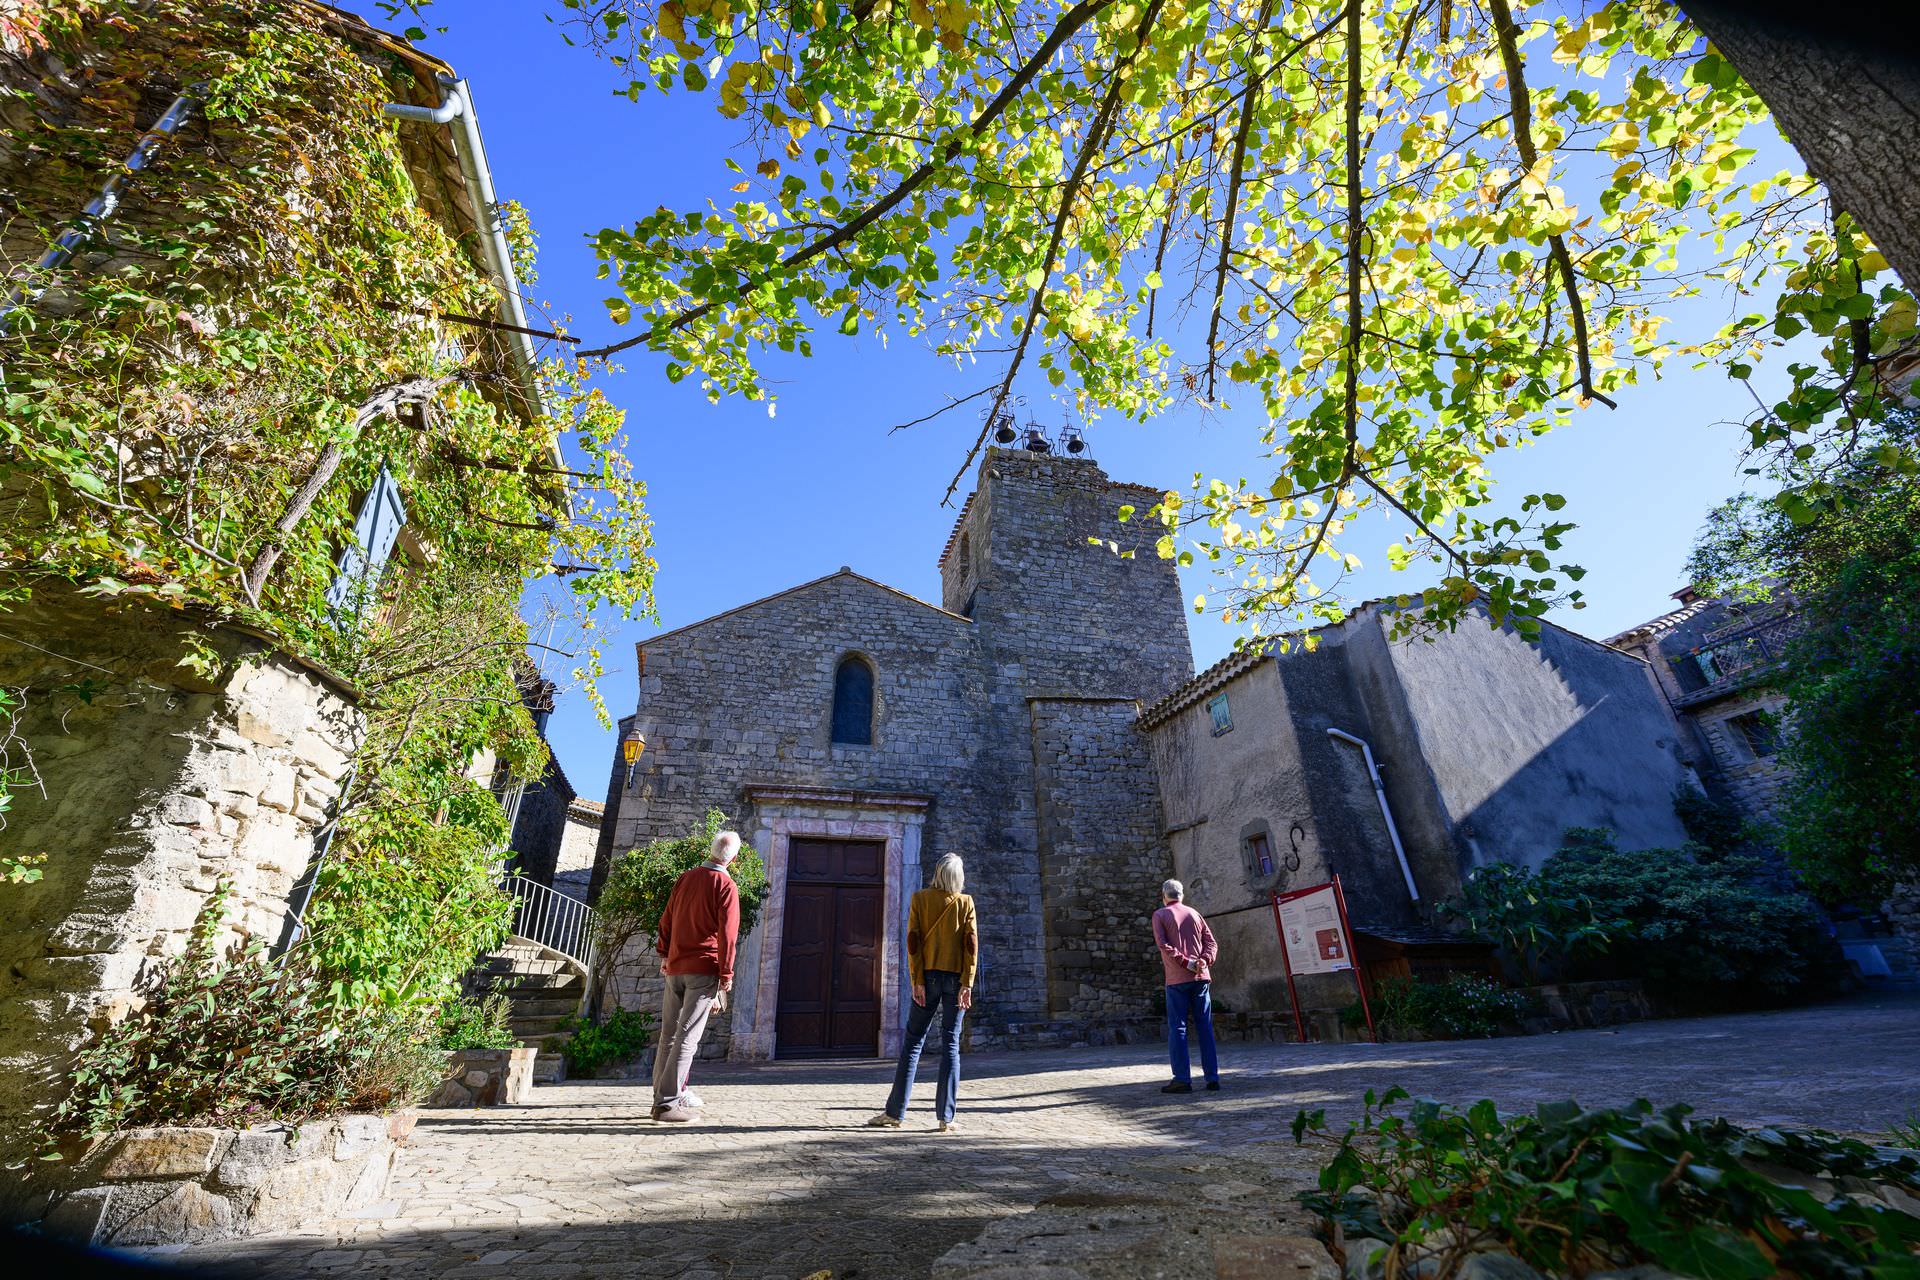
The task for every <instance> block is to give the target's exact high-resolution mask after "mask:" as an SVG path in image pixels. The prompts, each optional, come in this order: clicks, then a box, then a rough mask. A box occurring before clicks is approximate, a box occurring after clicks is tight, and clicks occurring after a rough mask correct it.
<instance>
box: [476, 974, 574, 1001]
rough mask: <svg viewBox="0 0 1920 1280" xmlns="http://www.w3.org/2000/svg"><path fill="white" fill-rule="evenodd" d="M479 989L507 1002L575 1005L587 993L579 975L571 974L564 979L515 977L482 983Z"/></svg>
mask: <svg viewBox="0 0 1920 1280" xmlns="http://www.w3.org/2000/svg"><path fill="white" fill-rule="evenodd" d="M480 988H482V990H486V992H488V994H495V996H507V998H509V1000H572V1002H576V1004H578V1002H580V998H582V996H586V992H588V984H586V983H582V981H580V975H572V973H570V975H566V977H564V979H561V977H528V975H515V977H511V979H501V981H495V983H484V984H482V986H480Z"/></svg>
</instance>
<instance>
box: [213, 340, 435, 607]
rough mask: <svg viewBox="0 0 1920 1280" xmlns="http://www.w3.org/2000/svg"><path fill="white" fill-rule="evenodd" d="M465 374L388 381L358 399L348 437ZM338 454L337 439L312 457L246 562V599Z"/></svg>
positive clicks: (256, 593)
mask: <svg viewBox="0 0 1920 1280" xmlns="http://www.w3.org/2000/svg"><path fill="white" fill-rule="evenodd" d="M469 376H470V375H469V374H467V373H466V372H465V371H462V372H459V373H451V374H442V375H439V376H437V377H435V376H429V375H427V374H415V375H413V376H411V377H407V378H402V379H400V380H399V381H398V382H389V383H388V384H387V385H385V386H383V387H381V388H380V389H379V390H378V391H375V392H374V393H373V394H372V395H370V396H368V397H367V398H366V399H365V400H362V401H361V402H360V405H359V407H358V408H357V409H356V410H354V414H353V429H352V431H351V432H350V433H349V435H348V438H349V439H352V438H354V437H357V436H358V435H359V434H360V433H361V431H363V430H365V429H366V425H367V424H368V423H369V422H372V421H373V420H374V419H375V418H378V417H380V416H382V415H384V414H389V413H392V412H393V411H394V410H396V409H398V408H400V407H401V406H402V405H408V404H419V403H421V402H422V401H425V400H428V399H431V398H432V397H433V395H434V394H435V393H436V392H438V391H439V390H440V388H442V387H444V386H446V385H447V384H448V383H451V382H460V381H464V380H465V379H466V378H467V377H469ZM342 456H343V455H342V453H341V449H340V445H339V444H338V443H337V442H336V443H331V444H329V445H327V447H326V448H324V449H322V450H321V451H320V456H319V457H318V458H316V459H315V460H314V463H313V470H312V471H310V472H308V473H307V478H306V480H305V481H303V482H302V483H301V485H300V487H299V488H298V489H296V490H295V491H294V494H293V497H292V498H290V499H288V501H287V509H286V510H285V511H284V512H282V513H281V516H280V519H279V520H277V521H275V522H274V526H273V536H272V537H271V538H269V539H268V540H267V542H266V544H265V545H264V546H262V547H261V548H260V550H259V552H258V553H257V554H256V555H255V556H254V557H253V563H252V564H250V565H248V566H247V573H246V577H245V579H244V580H243V582H242V585H243V586H244V587H245V588H246V592H247V599H249V600H251V601H253V603H254V604H256V605H257V604H259V603H260V591H261V589H262V588H263V587H265V586H266V584H267V575H268V574H269V573H271V572H273V566H274V564H275V563H276V562H277V561H278V560H279V559H280V553H281V552H282V551H284V550H285V549H286V545H287V538H288V537H289V536H291V535H292V533H293V531H294V529H295V528H296V527H297V526H298V525H299V523H300V522H301V521H302V520H304V519H306V517H307V511H308V510H309V509H310V508H311V507H312V506H313V501H314V499H315V498H317V497H319V496H320V491H321V490H322V489H324V488H326V486H327V481H329V480H331V479H333V473H334V472H335V471H337V470H339V468H340V459H341V457H342Z"/></svg>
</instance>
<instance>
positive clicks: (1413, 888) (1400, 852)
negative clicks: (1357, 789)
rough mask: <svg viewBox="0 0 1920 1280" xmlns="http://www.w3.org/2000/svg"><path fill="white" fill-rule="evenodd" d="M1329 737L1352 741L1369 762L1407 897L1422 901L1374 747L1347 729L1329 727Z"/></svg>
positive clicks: (1374, 792)
mask: <svg viewBox="0 0 1920 1280" xmlns="http://www.w3.org/2000/svg"><path fill="white" fill-rule="evenodd" d="M1327 736H1328V737H1329V738H1338V739H1339V740H1340V741H1342V742H1351V743H1352V744H1353V745H1354V746H1356V747H1358V748H1360V756H1361V758H1362V759H1363V760H1365V761H1366V762H1367V776H1368V777H1369V778H1371V779H1373V798H1374V799H1376V800H1378V801H1379V802H1380V816H1381V817H1383V818H1385V819H1386V820H1387V837H1388V838H1389V839H1390V840H1392V841H1393V856H1394V857H1395V858H1396V859H1398V860H1399V863H1400V875H1401V876H1402V877H1403V878H1404V879H1405V880H1406V882H1407V897H1409V898H1411V899H1413V901H1415V902H1418V901H1420V887H1419V886H1418V885H1416V884H1415V883H1414V882H1413V867H1412V866H1411V865H1410V864H1409V863H1408V862H1407V848H1406V846H1405V845H1403V844H1401V843H1400V828H1399V827H1397V826H1395V825H1394V824H1393V809H1392V807H1391V806H1389V805H1388V804H1387V786H1386V783H1384V782H1382V781H1381V780H1380V767H1379V766H1378V765H1376V764H1375V763H1374V762H1373V748H1372V747H1369V746H1368V745H1367V743H1366V740H1365V739H1363V738H1356V737H1354V736H1353V735H1352V734H1350V733H1348V732H1347V731H1346V730H1345V729H1328V730H1327Z"/></svg>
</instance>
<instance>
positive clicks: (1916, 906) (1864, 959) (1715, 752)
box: [1607, 586, 1920, 985]
mask: <svg viewBox="0 0 1920 1280" xmlns="http://www.w3.org/2000/svg"><path fill="white" fill-rule="evenodd" d="M1673 599H1674V600H1675V601H1676V602H1677V605H1678V607H1677V608H1674V609H1671V610H1669V611H1668V612H1666V613H1663V614H1661V615H1660V616H1659V617H1656V618H1652V619H1649V620H1648V621H1646V622H1643V623H1641V624H1640V625H1639V626H1637V627H1633V628H1630V629H1629V630H1626V631H1623V632H1621V633H1620V634H1619V635H1617V636H1614V637H1613V638H1611V639H1610V640H1608V641H1607V643H1608V644H1610V645H1613V646H1614V647H1616V648H1619V649H1623V650H1625V651H1627V652H1630V653H1635V654H1638V655H1640V656H1641V657H1643V658H1645V659H1646V661H1647V664H1648V666H1649V668H1650V669H1651V671H1652V672H1653V675H1654V677H1655V679H1656V681H1657V682H1658V684H1659V686H1660V692H1661V695H1662V696H1663V697H1664V699H1665V700H1666V703H1667V706H1668V708H1669V710H1670V712H1671V714H1672V716H1673V719H1674V723H1675V725H1676V727H1677V729H1678V731H1679V734H1680V743H1681V751H1682V755H1683V757H1684V758H1685V760H1686V761H1687V764H1688V767H1689V769H1690V770H1692V772H1693V775H1694V777H1693V781H1694V782H1695V784H1696V785H1698V786H1700V787H1702V789H1704V790H1706V791H1708V792H1709V793H1710V794H1714V795H1718V796H1722V797H1724V798H1726V799H1729V800H1732V801H1733V802H1734V804H1735V805H1737V806H1738V808H1739V811H1740V812H1741V813H1742V814H1743V815H1744V816H1745V817H1746V818H1748V819H1750V820H1752V821H1753V822H1755V823H1758V824H1765V823H1768V822H1771V821H1773V820H1774V819H1775V818H1776V817H1778V816H1779V813H1780V807H1781V805H1782V804H1783V803H1784V801H1785V799H1786V791H1787V786H1788V784H1789V783H1790V782H1791V781H1792V779H1793V770H1792V768H1791V766H1789V765H1788V764H1786V763H1785V761H1784V759H1783V758H1782V755H1781V751H1780V748H1781V745H1782V743H1783V740H1784V737H1785V735H1786V734H1787V733H1788V732H1790V725H1789V724H1788V723H1787V722H1786V695H1785V694H1784V693H1782V692H1781V691H1780V689H1779V688H1778V687H1777V685H1776V684H1775V679H1776V677H1777V676H1778V674H1779V667H1780V662H1781V660H1782V659H1783V658H1784V657H1785V656H1786V649H1787V645H1788V644H1789V643H1791V641H1792V640H1793V638H1794V637H1795V636H1796V635H1798V634H1799V633H1800V632H1801V631H1802V630H1803V629H1804V628H1805V625H1806V623H1805V619H1804V617H1803V616H1802V615H1801V613H1800V606H1799V604H1798V603H1797V602H1796V601H1795V600H1793V599H1792V598H1791V597H1784V596H1783V597H1781V598H1776V599H1774V600H1770V601H1766V602H1762V603H1755V604H1750V605H1743V604H1739V603H1736V602H1734V601H1730V600H1726V599H1722V598H1717V597H1709V596H1702V595H1700V594H1699V593H1698V592H1696V591H1695V590H1694V589H1693V588H1692V587H1690V586H1689V587H1683V588H1681V589H1680V590H1679V591H1676V592H1675V593H1674V595H1673ZM1833 916H1834V920H1833V923H1834V925H1835V928H1836V930H1837V932H1838V934H1839V939H1840V945H1841V950H1842V952H1843V953H1844V954H1845V955H1846V957H1847V959H1848V961H1849V962H1850V963H1851V964H1852V965H1853V966H1854V968H1855V970H1856V972H1857V973H1858V974H1859V975H1860V976H1861V977H1862V978H1863V979H1866V980H1867V981H1870V982H1882V981H1889V982H1897V983H1900V984H1903V985H1920V884H1912V883H1908V884H1900V885H1895V886H1894V887H1893V889H1892V890H1891V891H1890V892H1889V894H1888V896H1887V898H1886V900H1885V901H1884V902H1878V903H1866V904H1855V905H1852V906H1842V907H1840V908H1838V909H1836V910H1835V911H1834V913H1833Z"/></svg>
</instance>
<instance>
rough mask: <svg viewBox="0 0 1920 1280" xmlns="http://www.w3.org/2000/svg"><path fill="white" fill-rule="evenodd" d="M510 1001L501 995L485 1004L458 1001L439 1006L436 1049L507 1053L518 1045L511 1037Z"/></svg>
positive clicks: (511, 1009)
mask: <svg viewBox="0 0 1920 1280" xmlns="http://www.w3.org/2000/svg"><path fill="white" fill-rule="evenodd" d="M512 1022H513V1001H511V1000H509V999H507V998H506V997H505V996H503V995H491V996H488V997H487V998H486V999H485V1000H468V999H466V998H465V997H462V998H460V999H457V1000H449V1001H447V1003H446V1004H444V1005H442V1006H440V1036H439V1041H438V1043H439V1045H440V1047H441V1048H442V1049H445V1050H447V1051H448V1052H450V1053H451V1052H458V1051H459V1050H461V1049H511V1048H514V1047H515V1046H517V1045H518V1044H519V1043H520V1041H519V1040H518V1039H517V1038H515V1036H514V1034H513V1026H512Z"/></svg>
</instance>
